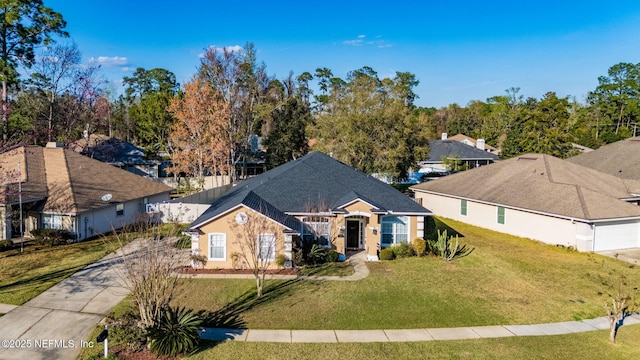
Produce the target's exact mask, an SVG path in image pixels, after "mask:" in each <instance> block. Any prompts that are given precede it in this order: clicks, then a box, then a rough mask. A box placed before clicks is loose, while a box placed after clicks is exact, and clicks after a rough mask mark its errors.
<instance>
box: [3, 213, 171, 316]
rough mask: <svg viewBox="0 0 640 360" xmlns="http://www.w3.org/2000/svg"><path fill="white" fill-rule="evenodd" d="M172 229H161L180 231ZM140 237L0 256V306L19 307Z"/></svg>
mask: <svg viewBox="0 0 640 360" xmlns="http://www.w3.org/2000/svg"><path fill="white" fill-rule="evenodd" d="M174 228H175V226H174V225H173V224H169V225H163V227H162V231H163V234H164V233H166V234H168V235H170V234H173V233H175V232H176V231H178V230H179V229H178V230H175V229H174ZM139 235H140V234H139V233H135V232H130V233H127V234H124V233H122V235H121V236H120V240H118V239H117V238H116V235H108V236H105V237H97V238H94V239H91V240H86V241H81V242H77V243H72V244H67V245H60V246H53V247H49V246H39V245H36V244H29V245H27V246H25V247H24V252H23V253H20V249H19V247H18V248H15V249H12V250H9V251H4V252H0V303H5V304H13V305H22V304H24V303H25V302H27V301H29V300H31V299H33V298H34V297H36V296H38V295H39V294H40V293H42V292H43V291H45V290H47V289H49V288H50V287H52V286H54V285H56V284H57V283H59V282H61V281H62V280H64V279H66V278H67V277H69V276H71V275H72V274H73V273H75V272H77V271H78V270H81V269H82V268H84V267H85V266H87V265H89V264H91V263H93V262H95V261H97V260H99V259H101V258H102V257H104V256H106V255H107V254H109V253H111V252H113V251H115V250H116V249H117V248H118V247H119V246H120V245H121V242H125V243H126V242H127V241H130V240H132V239H133V238H135V237H137V236H139Z"/></svg>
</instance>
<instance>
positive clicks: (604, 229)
mask: <svg viewBox="0 0 640 360" xmlns="http://www.w3.org/2000/svg"><path fill="white" fill-rule="evenodd" d="M636 247H640V223H638V222H626V223H615V224H597V225H596V236H595V240H594V244H593V250H594V251H606V250H618V249H628V248H636Z"/></svg>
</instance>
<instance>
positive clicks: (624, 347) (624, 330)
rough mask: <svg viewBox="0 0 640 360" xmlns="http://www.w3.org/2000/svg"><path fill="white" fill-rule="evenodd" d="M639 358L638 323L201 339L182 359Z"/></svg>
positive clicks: (639, 336)
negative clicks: (614, 338) (419, 336)
mask: <svg viewBox="0 0 640 360" xmlns="http://www.w3.org/2000/svg"><path fill="white" fill-rule="evenodd" d="M282 358H290V359H308V360H314V359H318V360H324V359H370V360H377V359H380V360H387V359H524V360H529V359H564V360H572V359H576V360H584V359H598V360H600V359H639V358H640V325H633V326H623V327H621V328H620V332H619V334H618V342H617V343H616V344H611V343H609V341H608V333H607V331H606V330H605V331H592V332H586V333H577V334H569V335H558V336H530V337H510V338H496V339H481V340H457V341H427V342H410V343H349V344H347V343H339V344H281V343H277V344H276V343H243V342H232V341H227V342H222V343H214V342H206V343H203V344H202V346H201V351H199V352H198V353H196V354H195V355H193V356H190V357H188V358H187V359H192V360H199V359H236V360H244V359H247V360H248V359H262V360H269V359H282Z"/></svg>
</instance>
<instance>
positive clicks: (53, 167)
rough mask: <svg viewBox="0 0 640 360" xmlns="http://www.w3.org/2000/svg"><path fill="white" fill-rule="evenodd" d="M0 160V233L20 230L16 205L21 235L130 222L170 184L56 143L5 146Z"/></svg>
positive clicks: (89, 232)
mask: <svg viewBox="0 0 640 360" xmlns="http://www.w3.org/2000/svg"><path fill="white" fill-rule="evenodd" d="M0 164H2V169H1V170H2V179H1V180H2V183H3V184H4V190H5V192H4V194H3V199H2V204H3V205H4V206H2V214H1V215H2V218H3V219H4V221H3V222H2V225H1V227H2V231H1V232H0V236H1V237H3V238H11V237H14V238H15V237H18V236H20V230H19V229H20V212H19V211H20V210H19V209H20V206H22V210H23V214H22V215H23V216H22V219H23V231H24V233H25V235H27V236H28V235H29V233H30V231H32V230H34V229H38V228H49V229H64V230H68V231H70V232H71V234H72V235H73V236H74V237H75V239H76V240H83V239H86V238H88V237H91V236H94V235H97V234H101V233H106V232H109V231H111V230H112V229H113V228H116V229H117V228H120V227H122V226H124V225H128V224H131V223H132V222H133V221H134V220H135V219H136V217H137V216H138V214H140V213H144V212H145V210H146V205H147V204H151V203H158V202H163V201H166V200H169V194H170V193H171V191H172V190H173V189H172V188H170V187H168V186H166V185H163V184H159V183H156V182H154V181H151V180H148V179H146V178H144V177H141V176H138V175H135V174H132V173H130V172H127V171H125V170H121V169H118V168H116V167H113V166H111V165H108V164H105V163H102V162H100V161H97V160H93V159H90V158H88V157H85V156H82V155H79V154H76V153H75V152H73V151H71V150H66V149H63V148H62V147H60V145H58V144H56V143H49V144H48V145H47V147H45V148H42V147H38V146H26V147H19V148H16V149H13V150H10V151H8V152H5V153H3V154H0ZM19 188H21V189H22V191H21V193H20V191H19Z"/></svg>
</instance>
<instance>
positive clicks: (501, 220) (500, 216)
mask: <svg viewBox="0 0 640 360" xmlns="http://www.w3.org/2000/svg"><path fill="white" fill-rule="evenodd" d="M498 224H502V225H504V208H503V207H502V206H498Z"/></svg>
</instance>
